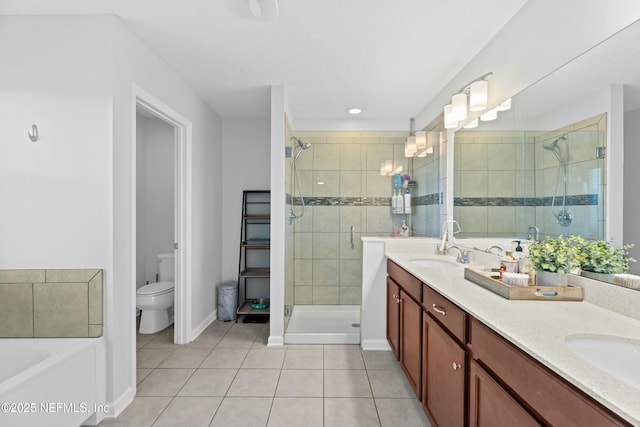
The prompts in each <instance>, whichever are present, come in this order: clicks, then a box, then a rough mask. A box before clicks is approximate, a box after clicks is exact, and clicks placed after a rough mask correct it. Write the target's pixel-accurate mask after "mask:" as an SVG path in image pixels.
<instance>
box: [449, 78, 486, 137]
mask: <svg viewBox="0 0 640 427" xmlns="http://www.w3.org/2000/svg"><path fill="white" fill-rule="evenodd" d="M491 76H493V73H492V72H489V73H486V74H484V75H482V76H480V77H478V78H477V79H474V80H473V81H472V82H471V83H468V84H466V85H464V86H463V87H462V89H460V90H459V91H458V92H456V93H455V94H454V95H453V96H452V97H451V103H450V104H448V105H447V106H445V107H444V127H445V128H446V129H454V128H456V127H458V122H459V121H461V120H466V118H467V115H468V112H469V111H483V110H485V109H486V108H487V100H488V97H489V95H488V92H489V82H487V79H489V78H490V77H491ZM467 101H468V109H467Z"/></svg>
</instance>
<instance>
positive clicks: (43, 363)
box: [0, 338, 109, 427]
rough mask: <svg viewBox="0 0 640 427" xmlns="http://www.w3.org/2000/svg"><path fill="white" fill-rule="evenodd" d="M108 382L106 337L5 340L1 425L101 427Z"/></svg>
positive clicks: (0, 362)
mask: <svg viewBox="0 0 640 427" xmlns="http://www.w3.org/2000/svg"><path fill="white" fill-rule="evenodd" d="M105 378H106V375H105V345H104V338H22V339H0V426H12V427H13V426H45V425H46V426H61V427H62V426H64V427H69V426H80V425H96V424H97V423H98V422H99V421H100V420H102V418H104V415H105V414H106V413H107V412H108V411H109V408H108V407H106V405H105V404H104V402H105V398H106V395H105V381H106V379H105Z"/></svg>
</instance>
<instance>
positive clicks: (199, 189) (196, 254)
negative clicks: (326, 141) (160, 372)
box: [103, 17, 222, 409]
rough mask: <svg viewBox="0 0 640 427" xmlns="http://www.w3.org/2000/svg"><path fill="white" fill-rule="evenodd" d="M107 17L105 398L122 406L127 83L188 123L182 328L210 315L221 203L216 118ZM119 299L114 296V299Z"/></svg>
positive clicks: (127, 283) (127, 268)
mask: <svg viewBox="0 0 640 427" xmlns="http://www.w3.org/2000/svg"><path fill="white" fill-rule="evenodd" d="M103 19H105V20H108V21H109V22H110V24H111V26H112V27H111V28H112V32H111V36H112V38H113V54H114V62H113V70H114V76H113V85H114V88H113V90H114V92H113V95H114V98H113V110H112V114H113V129H114V135H113V138H114V139H113V141H114V146H113V170H114V177H113V211H114V242H113V251H114V269H113V277H112V279H113V284H114V286H113V289H112V290H111V291H110V292H109V294H108V295H107V301H108V303H109V302H110V303H111V307H110V310H107V312H106V313H107V316H108V319H109V321H108V325H107V326H108V328H109V329H110V330H111V331H112V332H113V335H112V342H113V345H112V346H111V347H110V352H109V355H108V363H109V366H108V368H109V372H110V375H109V384H108V386H109V388H108V394H107V399H108V400H109V399H113V400H114V401H116V400H117V399H120V401H116V402H115V403H116V404H117V406H118V407H119V408H120V409H122V408H123V406H124V405H126V404H127V403H128V402H127V399H129V397H131V398H132V397H133V394H132V393H133V392H134V389H133V387H134V385H135V371H133V370H132V368H133V367H134V366H133V360H134V354H135V348H132V343H133V342H134V340H133V339H132V334H133V332H134V331H133V324H132V321H133V318H132V317H131V316H130V313H133V305H134V304H135V301H133V292H132V284H131V278H132V277H133V269H134V268H135V266H134V265H133V264H132V258H133V256H132V251H133V247H132V244H131V242H132V241H134V240H135V238H134V231H133V230H132V227H133V224H134V223H135V221H134V220H133V218H134V217H133V216H132V215H133V213H134V206H133V200H134V199H133V198H132V197H131V189H132V188H133V185H134V183H135V180H134V176H132V169H133V168H132V162H133V160H134V159H133V156H134V149H133V148H132V137H133V135H132V131H133V123H132V122H133V118H134V116H135V111H134V109H135V106H134V104H133V102H132V84H136V85H137V86H139V87H141V88H142V89H143V90H144V91H146V92H147V93H150V94H152V95H153V96H154V97H155V98H157V99H158V100H160V101H161V102H163V103H164V104H165V105H167V106H168V107H170V108H171V109H172V110H174V111H176V112H177V113H179V114H180V115H181V116H183V117H185V118H186V119H187V120H189V121H190V122H191V123H192V142H191V146H190V147H189V149H190V151H191V153H192V162H191V165H190V167H189V168H188V169H187V173H188V174H189V179H191V181H192V186H193V191H192V194H191V209H192V211H191V212H192V215H191V217H190V218H188V221H189V222H190V228H191V231H192V240H191V242H190V246H189V247H187V248H183V250H186V251H188V252H189V253H190V255H191V261H192V270H191V278H192V283H191V289H190V294H191V305H192V317H191V321H190V325H187V329H188V330H189V331H191V333H194V334H195V333H197V332H198V331H199V330H201V329H202V328H203V327H205V326H206V324H207V323H208V322H210V321H211V320H213V318H212V315H213V316H214V315H215V307H216V295H215V285H216V284H217V283H219V282H220V278H221V259H222V250H221V244H220V242H221V241H222V233H221V224H222V210H221V204H220V200H221V198H222V174H221V170H222V143H221V119H220V118H219V117H218V115H217V114H216V113H215V112H214V111H213V110H211V108H210V107H209V106H207V105H206V104H205V103H204V102H203V101H202V99H200V98H199V96H198V95H197V93H195V92H194V91H193V89H191V88H190V87H189V86H188V85H187V84H186V83H185V82H184V81H183V80H182V79H181V78H180V77H179V76H178V75H177V74H176V73H175V72H174V71H173V70H172V69H171V68H169V67H168V66H167V65H166V64H165V63H164V62H163V61H162V60H160V59H159V58H158V57H157V56H156V55H155V54H153V53H152V52H151V51H150V50H149V49H148V48H147V47H146V46H145V45H143V44H142V42H141V41H140V40H139V39H138V38H137V37H135V36H134V35H133V34H132V33H131V32H130V31H129V30H128V29H127V28H126V27H125V26H124V25H123V24H122V23H121V22H120V21H119V20H118V19H116V18H113V17H104V18H103ZM116 301H117V304H115V302H116Z"/></svg>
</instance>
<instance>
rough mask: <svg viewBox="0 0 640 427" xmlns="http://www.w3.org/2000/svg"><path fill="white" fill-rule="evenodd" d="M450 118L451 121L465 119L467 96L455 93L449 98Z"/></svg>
mask: <svg viewBox="0 0 640 427" xmlns="http://www.w3.org/2000/svg"><path fill="white" fill-rule="evenodd" d="M451 118H452V119H453V120H458V121H460V120H464V119H466V118H467V94H466V93H464V92H462V93H457V94H455V95H453V97H451Z"/></svg>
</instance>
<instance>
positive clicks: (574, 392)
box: [470, 319, 627, 427]
mask: <svg viewBox="0 0 640 427" xmlns="http://www.w3.org/2000/svg"><path fill="white" fill-rule="evenodd" d="M470 342H471V351H472V353H473V358H474V359H476V360H479V361H480V362H482V365H484V366H486V367H487V368H488V369H489V370H490V371H492V372H493V373H494V374H495V375H496V376H497V377H498V378H500V379H501V380H502V382H503V383H504V384H506V385H507V386H508V387H509V388H510V389H511V390H513V392H514V393H515V394H516V395H517V396H519V397H520V400H521V401H523V402H525V404H526V405H527V406H528V407H530V408H531V409H532V410H533V411H534V412H535V413H537V414H538V415H539V416H540V418H541V419H543V420H545V421H546V422H547V423H549V424H550V425H554V426H567V427H569V426H601V427H604V426H624V425H627V424H626V423H625V422H624V421H623V420H620V419H618V418H617V417H616V416H615V415H614V414H612V413H611V412H610V411H608V410H607V409H606V408H604V407H602V406H601V405H600V404H599V403H597V402H596V401H594V400H593V399H591V398H589V397H587V396H586V395H584V394H583V393H582V392H581V391H580V390H578V389H576V388H575V387H573V386H571V385H570V384H569V383H567V382H565V381H564V380H563V379H562V378H560V377H559V376H558V375H556V374H555V373H553V372H552V371H550V370H549V369H548V368H546V367H544V366H542V365H540V364H539V363H538V362H536V361H534V360H533V359H531V358H530V357H529V356H528V355H526V354H525V353H523V352H522V351H521V350H519V349H518V348H516V347H515V346H514V345H513V344H511V343H509V342H507V341H506V340H505V339H504V338H502V337H500V336H499V335H497V334H496V333H495V332H493V331H492V330H490V329H489V328H488V327H487V326H485V325H483V324H482V323H481V322H479V321H478V320H476V319H472V320H471V333H470Z"/></svg>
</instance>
